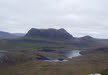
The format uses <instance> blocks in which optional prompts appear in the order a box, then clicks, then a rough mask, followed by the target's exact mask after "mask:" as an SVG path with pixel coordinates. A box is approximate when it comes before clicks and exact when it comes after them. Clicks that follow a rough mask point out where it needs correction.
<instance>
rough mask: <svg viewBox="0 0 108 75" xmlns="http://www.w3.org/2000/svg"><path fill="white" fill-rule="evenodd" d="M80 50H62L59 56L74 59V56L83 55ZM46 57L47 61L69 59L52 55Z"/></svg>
mask: <svg viewBox="0 0 108 75" xmlns="http://www.w3.org/2000/svg"><path fill="white" fill-rule="evenodd" d="M80 52H81V50H72V51H60V52H58V53H57V54H58V55H59V56H64V57H67V58H70V59H72V58H73V57H78V56H81V54H80ZM46 58H47V59H46V60H44V61H47V62H65V61H68V60H67V59H57V58H52V57H46Z"/></svg>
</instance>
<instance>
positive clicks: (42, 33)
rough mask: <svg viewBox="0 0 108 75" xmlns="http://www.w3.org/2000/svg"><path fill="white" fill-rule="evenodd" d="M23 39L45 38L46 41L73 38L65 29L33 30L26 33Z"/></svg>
mask: <svg viewBox="0 0 108 75" xmlns="http://www.w3.org/2000/svg"><path fill="white" fill-rule="evenodd" d="M25 37H32V38H47V39H64V40H66V39H72V38H73V36H72V35H71V34H69V33H68V32H67V31H66V30H65V29H58V30H57V29H35V28H32V29H31V30H29V31H28V33H27V34H26V36H25Z"/></svg>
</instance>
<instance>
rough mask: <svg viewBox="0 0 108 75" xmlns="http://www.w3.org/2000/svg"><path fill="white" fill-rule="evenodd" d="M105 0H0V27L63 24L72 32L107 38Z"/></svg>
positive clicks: (17, 28) (15, 28) (18, 29)
mask: <svg viewBox="0 0 108 75" xmlns="http://www.w3.org/2000/svg"><path fill="white" fill-rule="evenodd" d="M107 4H108V1H107V0H0V30H1V31H8V32H15V33H16V32H22V33H24V32H27V31H28V30H29V29H30V28H33V27H35V28H65V29H66V30H67V31H68V32H70V33H71V34H73V35H74V36H79V37H81V36H84V35H91V36H93V37H100V38H108V34H107V32H108V30H107V29H108V22H107V21H108V14H107V13H108V9H107V7H108V5H107Z"/></svg>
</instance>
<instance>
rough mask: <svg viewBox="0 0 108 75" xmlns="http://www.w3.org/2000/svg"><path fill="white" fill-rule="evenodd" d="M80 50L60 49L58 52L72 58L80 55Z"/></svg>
mask: <svg viewBox="0 0 108 75" xmlns="http://www.w3.org/2000/svg"><path fill="white" fill-rule="evenodd" d="M80 52H81V50H72V51H61V52H59V55H61V56H65V57H67V58H73V57H78V56H81V54H80Z"/></svg>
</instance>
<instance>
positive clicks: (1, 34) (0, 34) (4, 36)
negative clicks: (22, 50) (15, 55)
mask: <svg viewBox="0 0 108 75" xmlns="http://www.w3.org/2000/svg"><path fill="white" fill-rule="evenodd" d="M14 38H19V36H16V35H14V34H11V33H8V32H3V31H0V39H14Z"/></svg>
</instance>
